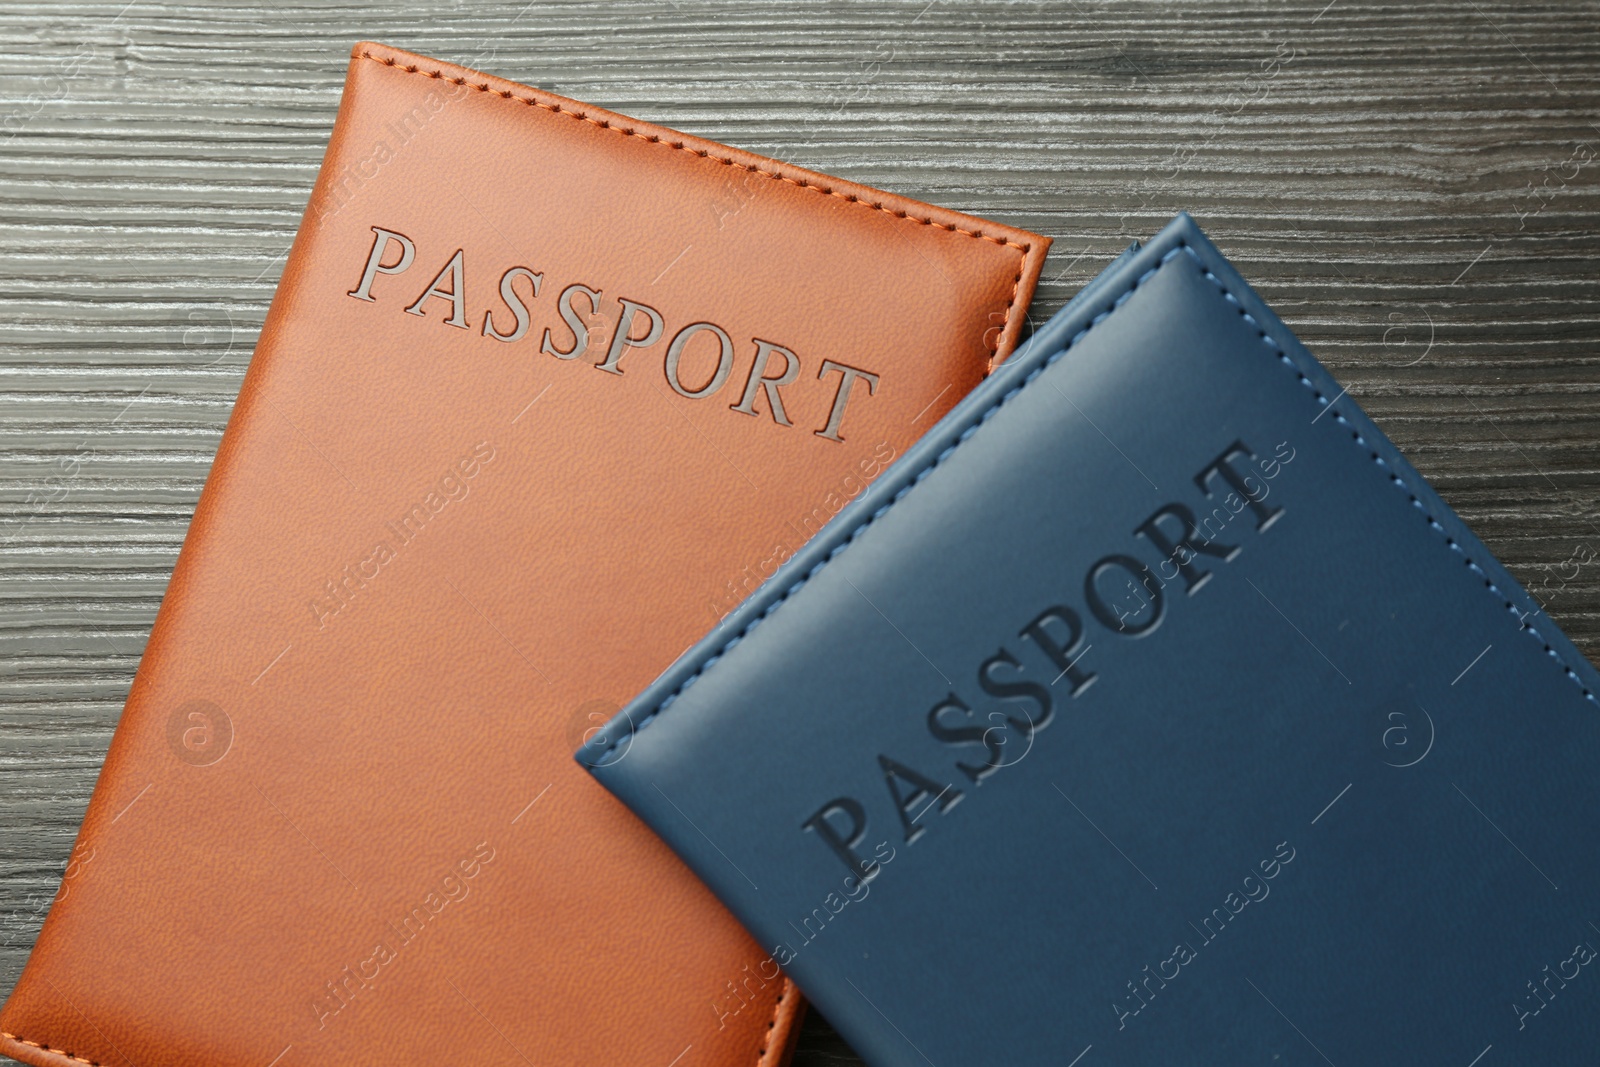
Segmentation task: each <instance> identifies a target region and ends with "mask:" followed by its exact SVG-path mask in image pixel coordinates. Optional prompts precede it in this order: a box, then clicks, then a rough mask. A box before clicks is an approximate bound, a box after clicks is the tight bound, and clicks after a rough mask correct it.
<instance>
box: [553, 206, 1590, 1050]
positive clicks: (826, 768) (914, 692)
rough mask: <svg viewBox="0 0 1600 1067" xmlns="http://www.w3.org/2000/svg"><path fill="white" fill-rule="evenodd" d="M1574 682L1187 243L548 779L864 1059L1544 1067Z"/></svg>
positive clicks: (1558, 1018)
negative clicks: (592, 781)
mask: <svg viewBox="0 0 1600 1067" xmlns="http://www.w3.org/2000/svg"><path fill="white" fill-rule="evenodd" d="M1597 688H1600V681H1597V679H1596V675H1595V672H1594V671H1593V670H1592V669H1591V667H1590V666H1589V665H1588V664H1587V663H1586V662H1585V661H1584V660H1583V658H1582V657H1581V656H1580V655H1579V654H1578V652H1577V651H1576V649H1575V648H1574V647H1573V646H1572V644H1571V643H1570V642H1569V641H1568V640H1567V639H1566V638H1565V637H1564V636H1563V635H1562V634H1561V633H1560V631H1559V630H1558V629H1557V628H1556V626H1555V625H1554V624H1553V623H1552V622H1551V620H1550V619H1549V618H1548V617H1547V616H1545V615H1544V614H1542V613H1541V612H1540V610H1539V607H1538V605H1537V604H1536V603H1535V602H1534V601H1533V600H1532V599H1531V598H1530V597H1529V596H1528V595H1527V593H1525V592H1524V591H1523V590H1522V589H1521V588H1520V587H1519V586H1518V585H1517V583H1516V582H1514V581H1513V580H1512V579H1511V577H1510V576H1509V575H1508V574H1507V572H1506V571H1505V570H1504V569H1503V568H1502V567H1501V566H1500V565H1499V564H1498V563H1497V562H1496V561H1495V560H1494V559H1493V558H1492V557H1491V556H1490V555H1489V553H1488V552H1487V551H1486V550H1485V548H1484V546H1483V545H1482V544H1481V543H1480V542H1479V541H1478V539H1477V538H1476V537H1474V536H1473V535H1472V533H1471V532H1470V531H1468V530H1467V529H1466V528H1465V526H1464V525H1463V524H1462V523H1461V522H1460V520H1459V519H1458V518H1457V517H1456V516H1455V515H1454V514H1453V513H1452V512H1451V511H1450V509H1449V508H1448V507H1446V506H1445V504H1444V503H1443V501H1441V500H1440V499H1439V497H1438V496H1437V495H1436V494H1435V493H1434V492H1433V491H1432V490H1431V489H1430V488H1429V487H1428V485H1427V484H1426V483H1425V482H1424V481H1423V480H1422V478H1421V477H1420V476H1419V475H1418V474H1417V472H1416V471H1415V470H1414V469H1413V468H1412V466H1411V465H1410V464H1409V463H1407V462H1406V460H1405V459H1404V458H1403V457H1402V456H1401V455H1400V454H1399V452H1398V451H1397V450H1396V449H1395V448H1394V446H1393V445H1392V444H1391V443H1390V442H1389V441H1388V440H1387V439H1385V437H1384V436H1383V434H1382V433H1381V432H1380V431H1379V430H1378V429H1377V428H1376V427H1375V426H1374V425H1373V424H1372V423H1371V422H1370V421H1369V420H1368V419H1367V418H1366V417H1365V416H1364V415H1363V414H1362V412H1361V410H1360V409H1359V408H1358V407H1357V405H1356V404H1355V403H1354V402H1353V401H1352V400H1351V399H1350V397H1349V396H1348V395H1347V394H1345V393H1344V392H1343V390H1341V389H1340V388H1339V386H1338V385H1337V384H1336V383H1335V382H1334V380H1333V379H1332V378H1331V377H1330V376H1329V374H1328V373H1327V372H1326V371H1325V370H1324V369H1323V368H1322V367H1321V366H1320V365H1319V364H1318V363H1317V361H1316V360H1315V359H1314V358H1313V357H1312V356H1311V354H1310V353H1309V352H1307V351H1306V350H1305V349H1304V348H1303V347H1302V346H1301V345H1300V344H1299V343H1297V342H1296V341H1295V339H1294V338H1293V337H1292V336H1291V335H1290V333H1289V331H1288V329H1287V328H1286V327H1285V326H1284V324H1283V323H1282V322H1281V321H1279V319H1278V318H1277V317H1276V316H1274V315H1273V314H1272V312H1271V311H1270V310H1268V309H1267V308H1266V307H1265V306H1264V305H1263V303H1262V302H1261V300H1260V299H1259V298H1258V297H1257V296H1256V295H1255V294H1254V293H1252V292H1251V290H1250V289H1249V287H1248V286H1247V285H1246V284H1245V283H1244V281H1243V280H1242V279H1241V278H1240V277H1239V276H1238V274H1236V273H1235V271H1234V270H1233V269H1231V268H1230V267H1229V265H1228V264H1227V263H1226V262H1225V261H1224V259H1223V257H1222V256H1221V255H1220V254H1219V253H1218V252H1217V250H1216V249H1215V248H1214V247H1213V246H1212V245H1211V244H1210V243H1209V242H1208V241H1207V240H1206V238H1205V237H1204V236H1203V235H1202V234H1201V232H1200V230H1199V229H1198V227H1197V226H1196V225H1195V224H1194V222H1193V221H1192V220H1190V219H1188V218H1187V217H1182V218H1180V219H1178V220H1177V221H1175V222H1174V223H1173V224H1171V226H1169V227H1168V228H1167V229H1165V230H1164V231H1163V232H1162V233H1161V234H1160V235H1159V236H1158V237H1157V238H1156V239H1155V240H1154V241H1153V242H1151V243H1150V244H1149V245H1148V246H1147V247H1144V248H1142V249H1141V250H1139V251H1138V252H1137V253H1135V254H1133V255H1131V256H1128V257H1125V258H1124V259H1123V261H1121V262H1120V263H1118V264H1117V265H1115V266H1114V267H1113V268H1112V269H1111V270H1110V271H1108V272H1107V273H1106V274H1105V275H1103V276H1102V277H1101V278H1100V279H1099V280H1098V281H1097V282H1096V283H1094V285H1093V286H1092V288H1091V289H1090V290H1088V291H1086V293H1085V294H1084V298H1083V300H1082V301H1081V302H1080V303H1079V304H1078V305H1077V306H1076V307H1074V308H1070V309H1068V310H1067V311H1066V312H1064V313H1063V314H1061V315H1059V316H1057V317H1056V318H1054V319H1052V320H1051V321H1050V322H1049V323H1048V324H1047V325H1046V326H1044V327H1043V328H1042V329H1041V330H1040V332H1039V333H1038V334H1037V335H1035V337H1034V338H1033V339H1032V340H1031V341H1030V342H1029V343H1028V345H1026V346H1025V347H1024V349H1023V351H1022V352H1020V353H1019V354H1018V355H1017V356H1016V357H1015V358H1014V359H1013V360H1011V361H1010V362H1008V363H1007V364H1006V365H1005V366H1004V367H1003V368H1001V370H999V371H998V372H997V373H996V374H995V375H994V376H993V377H991V378H990V379H989V380H988V381H987V382H985V383H984V385H983V386H981V387H980V388H979V389H978V390H977V391H976V392H975V393H973V394H972V395H971V396H970V397H968V398H967V399H966V400H965V401H963V402H962V403H961V404H960V405H959V406H958V407H957V408H956V409H955V410H954V411H953V412H952V413H951V414H950V415H948V416H947V417H946V418H945V419H944V421H943V422H941V424H940V425H939V426H938V427H937V428H935V429H934V430H933V431H931V432H930V433H929V435H928V436H927V437H925V438H924V439H923V440H922V441H921V442H920V443H918V444H917V445H916V446H915V447H914V448H913V449H912V450H911V451H910V452H908V453H907V454H906V455H905V456H904V457H903V458H902V459H901V460H899V461H898V462H897V463H896V465H895V467H894V468H893V469H892V470H891V471H890V472H889V473H888V474H886V475H885V476H884V477H883V478H881V479H879V480H878V481H877V482H876V483H874V485H873V486H872V487H871V488H870V489H869V490H868V491H867V492H866V493H864V494H863V495H862V497H861V498H859V499H858V500H857V501H856V502H855V503H854V504H852V505H851V507H850V508H849V509H848V510H847V511H846V512H845V513H843V514H841V515H840V517H839V518H838V519H837V521H836V522H835V523H834V524H832V525H830V526H829V527H828V529H827V530H826V531H825V532H824V533H823V534H822V535H821V536H820V537H819V538H817V539H816V540H815V541H813V542H812V543H811V544H810V545H808V546H807V547H806V548H805V549H804V550H803V551H802V552H801V553H800V554H799V555H797V556H796V557H795V558H794V559H792V560H791V561H790V562H789V563H787V564H785V566H784V567H783V568H782V569H781V570H780V571H779V573H778V575H777V576H775V577H774V579H773V580H772V581H771V582H769V583H768V584H767V585H766V586H764V587H763V589H762V590H760V591H759V592H758V593H756V594H755V595H754V596H752V597H751V598H750V599H749V600H748V601H747V602H746V603H745V604H744V605H743V606H742V607H741V608H740V609H739V611H737V612H736V613H734V614H733V615H732V616H730V617H729V618H728V619H727V620H725V622H724V624H723V625H722V626H720V627H719V628H718V629H717V630H716V631H715V632H713V633H712V634H711V635H710V636H709V637H708V638H706V639H705V640H704V641H703V642H702V643H701V644H699V645H697V646H696V648H695V649H694V651H693V652H691V653H690V654H689V655H688V656H687V657H685V658H684V659H683V660H682V661H680V662H679V663H678V664H676V665H675V666H674V667H673V668H672V670H671V671H669V672H668V673H667V674H666V675H664V676H663V677H662V678H661V679H660V680H658V681H657V682H656V683H655V684H654V685H652V687H651V688H650V689H648V690H646V691H645V693H644V694H643V695H642V696H641V697H640V698H639V699H638V700H637V701H635V702H634V703H632V704H630V705H629V707H628V708H627V709H625V713H624V715H623V716H622V717H621V718H620V719H619V721H618V723H617V724H616V725H615V726H614V727H613V729H612V730H611V731H609V734H610V736H609V737H608V738H607V739H606V742H605V743H604V744H597V745H592V746H589V747H587V748H585V749H584V750H583V751H582V752H580V758H581V759H582V760H583V761H585V762H586V763H588V764H590V765H591V766H592V768H593V773H595V774H596V775H597V777H598V778H599V780H600V781H602V782H603V783H605V785H606V786H607V787H608V788H610V789H611V790H612V791H613V792H614V793H615V794H616V795H617V796H619V797H620V798H621V799H622V800H623V801H625V802H626V803H627V804H628V805H629V806H630V807H632V808H633V809H634V810H635V811H637V812H639V814H640V815H641V816H642V817H643V818H644V819H645V820H646V821H647V822H649V823H650V825H651V826H652V827H653V828H654V829H655V830H656V831H657V832H658V833H660V834H661V835H662V836H663V837H664V838H665V839H666V840H667V841H668V843H670V844H671V845H672V846H673V848H674V849H675V850H677V851H678V853H679V854H680V855H682V856H683V857H684V858H685V860H686V861H687V862H688V863H689V865H690V866H691V867H693V868H694V869H695V871H696V872H697V873H699V874H700V876H701V877H702V878H704V879H705V880H706V882H707V883H708V884H709V885H710V886H711V887H712V889H713V890H715V891H716V893H717V894H718V896H720V897H721V898H722V899H723V900H724V901H725V902H726V903H727V904H728V905H729V907H730V908H731V909H732V910H733V912H734V913H735V914H736V915H738V916H739V917H740V919H741V920H743V921H744V923H745V924H746V925H747V926H748V927H749V928H750V929H751V930H752V931H753V933H754V935H755V936H756V938H757V939H758V940H759V941H760V942H761V944H762V946H763V947H764V948H765V949H766V950H767V951H768V952H769V953H771V954H772V956H773V957H774V959H775V961H776V962H779V963H782V964H783V966H784V967H785V969H786V971H787V973H789V974H790V975H791V976H793V977H794V978H795V979H796V981H797V982H798V983H799V985H800V987H801V989H802V990H803V991H804V992H805V993H806V995H807V996H808V997H810V998H811V999H812V1001H813V1003H815V1004H816V1005H817V1007H818V1009H819V1010H820V1011H822V1012H823V1013H824V1014H825V1015H826V1016H827V1018H828V1020H829V1021H830V1022H831V1023H833V1024H834V1025H835V1026H836V1027H837V1028H838V1030H839V1031H840V1033H841V1034H843V1035H844V1036H845V1038H846V1039H847V1040H848V1041H849V1042H850V1043H851V1045H852V1046H853V1047H854V1048H855V1049H856V1050H857V1051H858V1052H860V1054H861V1055H862V1056H863V1058H864V1059H866V1060H867V1062H869V1063H871V1064H874V1065H875V1067H913V1065H921V1067H926V1065H927V1064H929V1063H936V1064H938V1065H939V1067H956V1065H992V1064H996V1063H1002V1064H1011V1065H1016V1067H1033V1065H1044V1064H1052V1065H1055V1067H1064V1065H1068V1064H1078V1065H1080V1067H1097V1065H1102V1064H1119V1065H1135V1064H1155V1063H1197V1062H1203V1063H1227V1064H1243V1063H1254V1064H1266V1063H1303V1064H1311V1063H1317V1064H1321V1063H1334V1064H1340V1065H1344V1064H1361V1063H1366V1064H1378V1063H1385V1064H1402V1063H1403V1064H1411V1065H1424V1067H1428V1065H1437V1067H1467V1065H1469V1064H1474V1063H1477V1064H1483V1065H1492V1064H1512V1063H1515V1064H1573V1063H1580V1062H1585V1061H1586V1060H1587V1059H1588V1058H1590V1057H1592V1056H1593V1052H1594V1048H1595V1046H1596V1044H1597V1041H1600V1010H1597V1008H1600V975H1597V974H1595V973H1593V971H1594V967H1595V965H1594V962H1593V961H1594V959H1595V946H1600V928H1597V927H1596V926H1595V923H1596V922H1600V857H1597V855H1596V852H1595V850H1594V848H1593V847H1592V844H1593V842H1594V840H1595V839H1596V833H1597V831H1600V815H1597V812H1600V779H1597V776H1596V775H1595V773H1594V767H1595V765H1596V761H1597V759H1600V718H1597V715H1596V706H1595V705H1596V698H1595V693H1596V691H1597ZM775 754H776V755H775Z"/></svg>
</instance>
